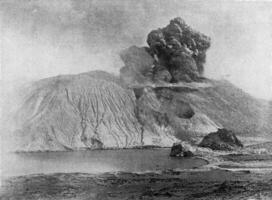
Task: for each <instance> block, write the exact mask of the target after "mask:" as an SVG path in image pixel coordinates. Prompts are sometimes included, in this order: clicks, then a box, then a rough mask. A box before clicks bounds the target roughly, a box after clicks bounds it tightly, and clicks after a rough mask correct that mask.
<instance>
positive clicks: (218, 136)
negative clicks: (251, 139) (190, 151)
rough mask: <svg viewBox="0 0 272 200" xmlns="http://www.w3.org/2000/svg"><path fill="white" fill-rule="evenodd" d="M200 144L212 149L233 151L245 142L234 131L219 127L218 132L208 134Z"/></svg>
mask: <svg viewBox="0 0 272 200" xmlns="http://www.w3.org/2000/svg"><path fill="white" fill-rule="evenodd" d="M199 146H200V147H207V148H210V149H212V150H224V151H231V150H234V149H236V148H240V147H243V144H242V143H241V141H240V140H239V139H238V138H237V137H236V135H235V134H234V133H233V132H232V131H230V130H227V129H218V131H217V132H214V133H210V134H208V135H206V136H205V137H204V138H203V140H202V141H201V143H200V144H199Z"/></svg>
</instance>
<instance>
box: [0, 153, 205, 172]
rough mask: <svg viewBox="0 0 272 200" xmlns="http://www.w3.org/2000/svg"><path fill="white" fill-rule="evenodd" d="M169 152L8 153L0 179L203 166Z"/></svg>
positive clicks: (194, 160)
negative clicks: (2, 177)
mask: <svg viewBox="0 0 272 200" xmlns="http://www.w3.org/2000/svg"><path fill="white" fill-rule="evenodd" d="M169 153H170V149H168V148H164V149H125V150H95V151H73V152H37V153H17V154H8V155H5V156H3V157H2V167H1V168H2V170H1V171H2V176H18V175H27V174H36V173H55V172H83V173H103V172H114V171H127V172H144V171H154V170H164V169H170V168H171V169H176V168H180V169H189V168H194V167H199V166H202V165H204V164H206V161H204V160H202V159H198V158H171V157H169Z"/></svg>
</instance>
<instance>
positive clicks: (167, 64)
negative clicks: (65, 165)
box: [121, 17, 210, 82]
mask: <svg viewBox="0 0 272 200" xmlns="http://www.w3.org/2000/svg"><path fill="white" fill-rule="evenodd" d="M147 44H148V45H149V47H142V48H138V47H136V46H134V47H130V48H128V49H127V50H125V51H123V52H122V53H121V59H122V60H123V61H124V63H125V67H124V68H122V69H121V75H125V76H131V75H132V74H133V75H135V77H133V78H132V79H136V80H131V81H138V82H139V81H140V82H142V81H143V80H144V79H145V78H148V80H152V81H166V82H179V81H185V82H191V81H198V80H199V78H200V77H201V75H202V74H203V71H204V63H205V60H206V51H207V49H208V48H209V47H210V38H209V37H208V36H206V35H204V34H202V33H199V32H197V31H195V30H193V29H192V28H191V27H189V26H188V25H187V24H186V23H185V21H184V20H183V19H181V18H179V17H178V18H175V19H172V20H171V21H170V23H169V25H167V26H166V27H164V28H159V29H157V30H153V31H151V32H150V33H149V34H148V36H147Z"/></svg>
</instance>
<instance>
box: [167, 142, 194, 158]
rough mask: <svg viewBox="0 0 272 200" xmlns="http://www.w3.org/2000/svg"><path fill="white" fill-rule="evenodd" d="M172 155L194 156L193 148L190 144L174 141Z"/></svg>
mask: <svg viewBox="0 0 272 200" xmlns="http://www.w3.org/2000/svg"><path fill="white" fill-rule="evenodd" d="M170 156H171V157H192V156H194V154H193V152H192V149H191V148H190V146H189V145H185V144H182V143H174V144H173V146H172V148H171V152H170Z"/></svg>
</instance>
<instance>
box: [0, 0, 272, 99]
mask: <svg viewBox="0 0 272 200" xmlns="http://www.w3.org/2000/svg"><path fill="white" fill-rule="evenodd" d="M0 4H1V5H0V17H1V23H0V26H1V33H0V34H1V36H0V39H1V49H0V50H1V54H0V55H1V67H2V82H4V83H9V84H11V83H12V84H13V83H16V82H17V83H18V82H21V81H25V80H35V79H39V78H44V77H49V76H55V75H59V74H69V73H79V72H85V71H90V70H94V69H101V70H107V71H111V72H114V73H118V71H119V68H120V67H122V65H123V64H122V62H121V61H120V59H119V55H118V54H119V52H120V51H121V50H122V49H124V48H126V47H129V46H130V45H139V46H141V45H146V36H147V34H148V33H149V32H150V31H151V30H152V29H155V28H158V27H163V26H165V25H167V24H168V22H169V20H170V19H171V18H173V17H177V16H180V17H182V18H183V19H185V21H186V22H187V23H188V24H189V25H191V26H192V27H193V28H195V29H196V30H199V31H200V32H203V33H205V34H206V35H209V36H210V37H211V38H212V46H211V48H210V49H209V50H208V57H207V63H206V65H205V74H206V76H207V77H211V78H216V79H218V78H225V79H228V80H230V81H231V82H233V83H234V84H236V85H237V86H239V87H241V88H243V89H244V90H246V91H247V92H249V93H251V94H253V95H255V96H256V97H260V98H272V2H268V1H267V2H257V1H220V0H215V1H211V0H209V1H208V0H206V1H204V0H202V1H182V0H176V1H175V0H145V1H144V0H92V1H91V0H6V1H5V0H1V1H0Z"/></svg>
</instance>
